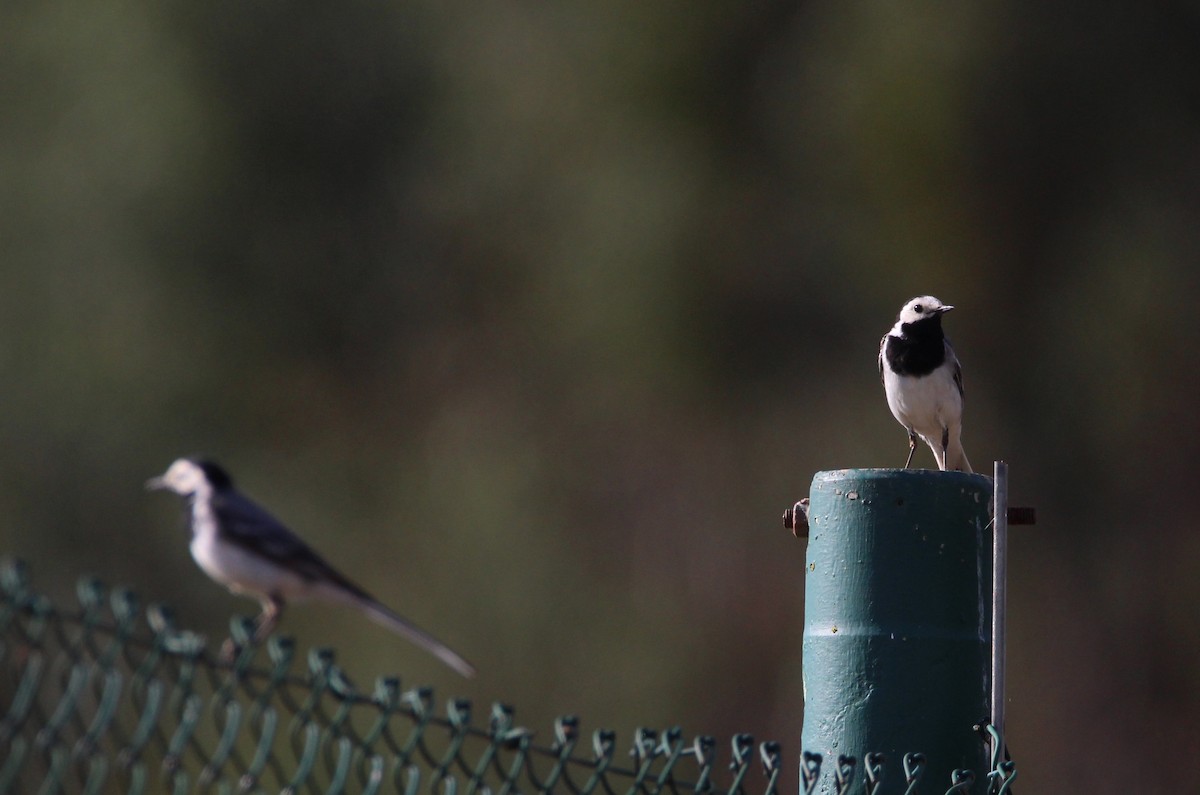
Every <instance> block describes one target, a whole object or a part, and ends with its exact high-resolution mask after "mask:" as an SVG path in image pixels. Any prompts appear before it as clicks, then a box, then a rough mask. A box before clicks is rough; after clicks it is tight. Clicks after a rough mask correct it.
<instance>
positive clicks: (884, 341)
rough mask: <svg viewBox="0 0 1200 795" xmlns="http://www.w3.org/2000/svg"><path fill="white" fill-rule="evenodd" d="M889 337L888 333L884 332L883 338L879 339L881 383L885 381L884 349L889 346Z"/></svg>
mask: <svg viewBox="0 0 1200 795" xmlns="http://www.w3.org/2000/svg"><path fill="white" fill-rule="evenodd" d="M887 338H888V335H887V334H884V335H883V339H881V340H880V341H879V382H880V383H884V381H883V356H884V350H885V349H886V348H887Z"/></svg>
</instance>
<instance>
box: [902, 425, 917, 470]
mask: <svg viewBox="0 0 1200 795" xmlns="http://www.w3.org/2000/svg"><path fill="white" fill-rule="evenodd" d="M915 452H917V434H916V433H915V432H914V431H913V430H912V429H911V428H910V429H909V431H908V458H906V459H904V468H905V469H908V466H909V464H911V463H912V457H913V453H915Z"/></svg>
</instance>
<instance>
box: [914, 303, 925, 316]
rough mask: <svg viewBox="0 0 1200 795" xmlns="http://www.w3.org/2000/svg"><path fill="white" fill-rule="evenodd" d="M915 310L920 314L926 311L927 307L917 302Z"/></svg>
mask: <svg viewBox="0 0 1200 795" xmlns="http://www.w3.org/2000/svg"><path fill="white" fill-rule="evenodd" d="M913 311H914V312H916V313H917V314H918V315H919V314H921V313H922V312H924V311H925V307H923V306H921V305H920V304H917V305H916V306H914V307H913Z"/></svg>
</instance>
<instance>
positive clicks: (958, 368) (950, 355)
mask: <svg viewBox="0 0 1200 795" xmlns="http://www.w3.org/2000/svg"><path fill="white" fill-rule="evenodd" d="M946 358H947V359H949V360H950V363H951V364H953V365H954V385H955V386H956V387H958V397H959V399H961V400H962V402H963V405H964V406H965V405H966V404H967V394H966V392H964V391H963V376H962V363H960V362H959V361H958V357H957V356H955V355H954V348H952V347H950V340H946Z"/></svg>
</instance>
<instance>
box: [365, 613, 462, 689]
mask: <svg viewBox="0 0 1200 795" xmlns="http://www.w3.org/2000/svg"><path fill="white" fill-rule="evenodd" d="M358 606H359V607H361V608H362V610H363V612H365V613H366V614H367V617H368V618H370V619H371V620H372V621H375V622H376V623H378V624H382V625H383V626H385V627H387V628H388V629H390V630H392V631H393V632H395V633H396V634H397V635H401V636H403V637H405V638H407V639H408V640H410V641H412V642H413V643H415V644H416V645H418V646H420V647H421V648H422V649H424V650H425V651H427V652H429V653H430V654H432V655H433V656H434V657H437V658H438V659H439V660H441V661H442V662H444V663H445V664H446V665H448V666H450V667H451V668H453V669H454V670H455V671H458V672H459V673H460V674H462V675H463V676H465V677H468V678H470V677H472V676H474V675H475V666H473V665H471V664H470V663H469V662H467V661H466V660H464V659H463V658H462V657H461V656H460V655H459V654H458V653H457V652H455V651H454V650H453V649H451V648H450V647H449V646H447V645H446V644H444V643H442V642H441V641H440V640H438V639H437V638H435V637H434V636H433V635H430V634H429V633H428V632H426V631H425V630H423V629H421V628H420V627H418V626H416V625H415V624H413V623H412V622H410V621H409V620H408V619H406V618H404V617H402V616H400V615H397V614H396V613H393V612H392V611H391V610H389V609H388V608H386V607H384V606H383V605H381V604H380V603H379V602H376V601H375V600H373V599H363V600H361V601H359V603H358Z"/></svg>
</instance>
